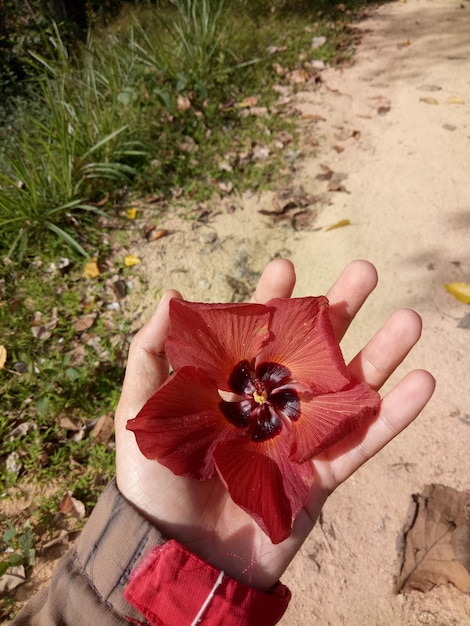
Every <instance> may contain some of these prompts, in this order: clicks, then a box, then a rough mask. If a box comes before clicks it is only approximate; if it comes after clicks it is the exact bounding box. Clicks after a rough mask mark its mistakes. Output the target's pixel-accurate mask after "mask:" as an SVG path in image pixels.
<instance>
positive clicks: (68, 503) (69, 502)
mask: <svg viewBox="0 0 470 626" xmlns="http://www.w3.org/2000/svg"><path fill="white" fill-rule="evenodd" d="M59 510H60V512H61V513H65V515H72V516H73V517H76V518H77V519H83V518H84V517H85V515H86V509H85V505H84V504H83V502H81V501H80V500H77V499H76V498H73V497H72V495H71V494H70V492H67V493H66V494H65V496H64V497H63V498H62V501H61V503H60V507H59Z"/></svg>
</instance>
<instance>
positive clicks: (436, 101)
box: [419, 97, 439, 104]
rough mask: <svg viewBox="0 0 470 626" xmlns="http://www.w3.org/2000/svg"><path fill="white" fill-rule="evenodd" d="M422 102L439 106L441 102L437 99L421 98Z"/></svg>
mask: <svg viewBox="0 0 470 626" xmlns="http://www.w3.org/2000/svg"><path fill="white" fill-rule="evenodd" d="M419 101H420V102H425V103H426V104H439V101H438V100H436V98H424V97H423V98H420V99H419Z"/></svg>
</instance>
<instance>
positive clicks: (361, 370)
mask: <svg viewBox="0 0 470 626" xmlns="http://www.w3.org/2000/svg"><path fill="white" fill-rule="evenodd" d="M421 330H422V322H421V318H420V316H419V315H418V314H417V313H416V312H415V311H411V310H410V309H401V310H399V311H395V313H393V315H391V316H390V317H389V319H388V320H387V321H386V322H385V324H384V325H383V326H382V328H381V329H380V330H379V331H378V332H377V333H376V334H375V335H374V337H373V338H372V339H371V340H370V341H369V343H368V344H367V345H366V346H365V347H364V348H363V349H362V350H361V351H360V352H359V354H357V355H356V356H355V357H354V359H353V360H352V361H351V363H350V364H349V371H350V373H351V375H352V376H354V378H357V379H359V380H364V381H365V382H366V383H367V384H368V385H369V386H370V387H373V388H374V389H380V387H381V386H382V385H383V384H384V382H385V381H386V380H387V378H388V377H389V376H390V374H391V373H392V372H393V371H394V370H395V369H396V368H397V367H398V365H400V363H401V362H402V361H403V359H404V358H405V357H406V355H407V354H408V352H409V351H410V350H411V348H412V347H413V346H414V345H415V344H416V343H417V341H418V340H419V338H420V336H421Z"/></svg>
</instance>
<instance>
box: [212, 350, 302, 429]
mask: <svg viewBox="0 0 470 626" xmlns="http://www.w3.org/2000/svg"><path fill="white" fill-rule="evenodd" d="M228 382H229V385H230V388H231V389H232V391H233V392H234V393H236V394H237V395H238V396H242V397H243V399H241V400H236V401H234V402H229V401H227V400H222V401H221V403H220V410H221V411H222V413H223V414H224V416H225V417H226V418H227V420H228V421H229V422H230V423H231V424H233V425H234V426H236V427H237V428H240V429H244V430H246V432H247V433H248V434H249V435H250V437H251V439H252V440H253V441H266V440H267V439H271V438H272V437H275V436H276V435H278V434H279V433H280V432H281V430H282V427H283V424H284V425H286V426H287V425H288V424H289V421H290V420H293V421H296V420H298V419H299V417H300V399H299V396H298V393H297V392H296V390H295V389H294V387H293V381H292V378H291V373H290V371H289V370H288V369H287V367H284V366H283V365H279V363H261V364H260V365H258V367H257V368H256V370H255V371H252V370H251V368H250V364H249V363H248V361H240V363H238V364H237V365H236V366H235V367H234V368H233V371H232V373H231V375H230V378H229V381H228Z"/></svg>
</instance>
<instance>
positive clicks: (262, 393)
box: [253, 389, 268, 404]
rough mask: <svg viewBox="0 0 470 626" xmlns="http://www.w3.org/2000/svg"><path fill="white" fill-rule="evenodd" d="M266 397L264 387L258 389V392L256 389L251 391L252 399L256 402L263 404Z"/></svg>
mask: <svg viewBox="0 0 470 626" xmlns="http://www.w3.org/2000/svg"><path fill="white" fill-rule="evenodd" d="M267 399H268V394H267V393H266V391H265V390H264V389H263V390H262V391H260V392H259V393H258V391H255V392H254V393H253V400H254V401H255V402H257V403H258V404H264V403H265V402H266V400H267Z"/></svg>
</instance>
